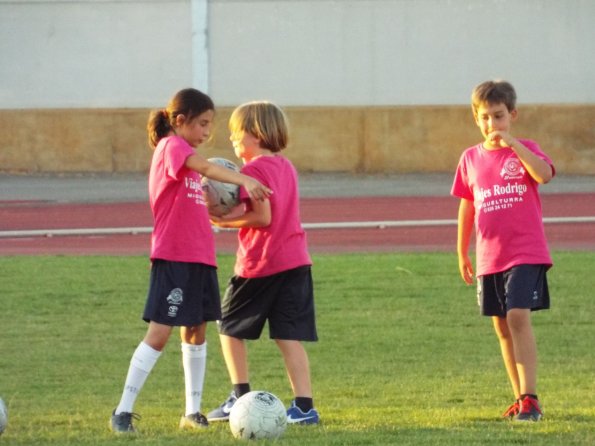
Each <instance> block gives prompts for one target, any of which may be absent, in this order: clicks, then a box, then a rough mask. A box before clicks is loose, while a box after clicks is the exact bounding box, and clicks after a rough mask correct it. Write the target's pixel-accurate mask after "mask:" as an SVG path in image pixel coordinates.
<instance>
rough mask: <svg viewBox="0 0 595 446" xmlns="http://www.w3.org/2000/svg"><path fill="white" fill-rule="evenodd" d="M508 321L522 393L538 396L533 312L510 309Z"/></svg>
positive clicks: (507, 316)
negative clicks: (532, 321) (532, 323)
mask: <svg viewBox="0 0 595 446" xmlns="http://www.w3.org/2000/svg"><path fill="white" fill-rule="evenodd" d="M506 320H507V322H508V327H509V329H510V334H511V336H512V343H513V345H514V357H515V360H516V366H517V371H518V376H519V387H520V393H521V395H524V394H529V395H536V394H537V344H536V342H535V336H534V335H533V328H532V327H531V311H530V310H529V309H523V308H513V309H510V310H509V311H508V313H507V315H506Z"/></svg>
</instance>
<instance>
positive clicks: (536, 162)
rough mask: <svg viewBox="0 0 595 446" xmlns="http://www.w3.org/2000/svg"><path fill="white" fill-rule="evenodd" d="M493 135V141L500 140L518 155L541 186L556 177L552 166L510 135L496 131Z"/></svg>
mask: <svg viewBox="0 0 595 446" xmlns="http://www.w3.org/2000/svg"><path fill="white" fill-rule="evenodd" d="M492 135H493V136H492ZM492 135H490V137H491V138H492V139H493V140H497V139H498V138H499V139H500V140H501V141H503V142H504V145H506V146H508V147H510V148H511V149H512V150H513V151H514V153H516V155H517V156H518V157H519V159H520V160H521V162H522V163H523V166H525V169H527V172H529V175H531V177H532V178H533V179H534V180H535V181H537V182H538V183H540V184H546V183H548V182H549V181H550V180H551V179H552V177H553V176H554V175H553V172H552V166H550V165H549V164H548V163H547V162H546V161H545V160H543V159H542V158H539V157H538V156H537V155H535V154H534V153H533V152H531V151H530V150H529V149H528V148H527V147H526V146H525V145H524V144H523V143H521V142H520V141H519V140H518V139H516V138H515V137H514V136H512V135H511V134H510V133H508V132H503V131H495V132H493V133H492ZM500 145H502V144H500Z"/></svg>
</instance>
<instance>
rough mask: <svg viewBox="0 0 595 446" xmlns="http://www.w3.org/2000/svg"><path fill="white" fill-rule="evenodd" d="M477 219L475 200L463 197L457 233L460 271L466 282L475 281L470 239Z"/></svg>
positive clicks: (469, 283)
mask: <svg viewBox="0 0 595 446" xmlns="http://www.w3.org/2000/svg"><path fill="white" fill-rule="evenodd" d="M474 219H475V208H474V207H473V202H472V201H470V200H466V199H464V198H461V203H460V204H459V218H458V233H457V255H458V257H459V272H460V273H461V277H462V278H463V280H464V281H465V283H466V284H468V285H471V284H472V283H473V274H474V273H473V264H472V263H471V259H470V258H469V241H470V240H471V231H472V230H473V221H474Z"/></svg>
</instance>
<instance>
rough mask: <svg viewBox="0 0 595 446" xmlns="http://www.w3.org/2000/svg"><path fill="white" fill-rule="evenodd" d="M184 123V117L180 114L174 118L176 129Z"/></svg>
mask: <svg viewBox="0 0 595 446" xmlns="http://www.w3.org/2000/svg"><path fill="white" fill-rule="evenodd" d="M184 122H186V116H184V115H182V114H179V115H178V116H176V127H180V126H181V125H182V124H184Z"/></svg>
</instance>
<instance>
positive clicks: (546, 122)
mask: <svg viewBox="0 0 595 446" xmlns="http://www.w3.org/2000/svg"><path fill="white" fill-rule="evenodd" d="M286 111H287V114H288V116H289V119H290V123H291V143H290V147H289V148H288V149H287V151H286V152H285V155H286V156H287V157H288V158H290V159H291V160H292V161H293V162H294V163H295V165H296V166H297V168H298V169H299V170H301V171H319V172H320V171H329V172H330V171H342V172H365V173H411V172H452V171H453V169H454V168H455V166H456V164H457V161H458V159H459V156H460V154H461V152H462V150H463V149H465V148H466V147H468V146H470V145H472V144H474V143H476V142H479V141H480V139H481V137H480V134H479V131H478V129H477V128H476V127H475V125H474V123H473V120H472V116H471V113H470V108H469V107H467V106H399V107H287V108H286ZM148 112H149V110H147V109H99V110H98V109H64V110H0V128H2V129H3V130H4V131H3V137H2V139H1V140H0V171H2V172H139V171H141V172H142V171H146V170H147V169H148V165H149V163H150V156H151V151H150V149H149V148H148V145H147V143H146V132H145V124H146V120H147V116H148ZM230 112H231V109H229V108H222V109H219V110H218V112H217V118H216V119H217V121H216V128H215V138H214V140H213V141H212V142H211V143H210V144H209V146H208V147H207V148H204V149H202V153H203V154H204V155H205V156H208V157H211V156H223V157H226V158H230V159H234V155H233V152H232V150H231V144H230V143H229V141H228V131H227V127H226V126H227V118H228V117H229V114H230ZM515 133H516V134H517V135H519V136H523V137H526V138H530V139H534V140H536V141H537V142H539V144H540V145H541V147H542V148H543V149H544V150H545V151H546V152H547V153H548V154H549V155H550V156H551V157H552V158H553V160H554V162H555V164H556V167H557V169H558V172H563V173H566V174H595V105H534V106H521V107H520V109H519V119H518V121H517V123H516V124H515Z"/></svg>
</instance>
